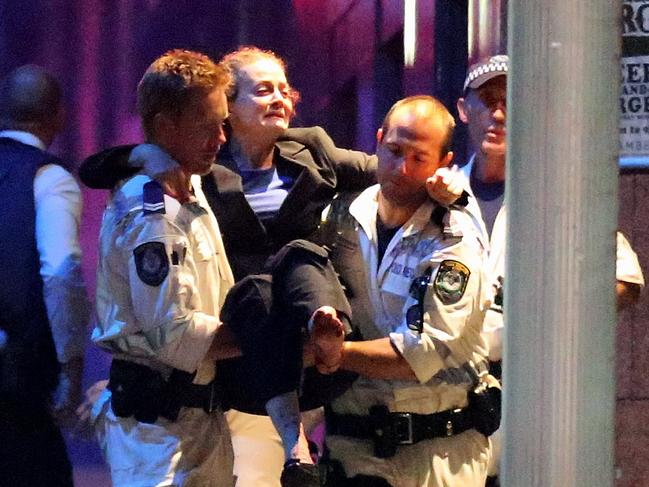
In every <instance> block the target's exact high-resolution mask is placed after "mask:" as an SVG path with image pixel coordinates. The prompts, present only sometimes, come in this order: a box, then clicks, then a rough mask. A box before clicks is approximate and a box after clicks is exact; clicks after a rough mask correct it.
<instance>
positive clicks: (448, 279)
mask: <svg viewBox="0 0 649 487" xmlns="http://www.w3.org/2000/svg"><path fill="white" fill-rule="evenodd" d="M470 275H471V271H469V268H468V267H467V266H465V265H464V264H462V263H461V262H458V261H457V260H444V261H442V263H441V264H440V265H439V269H438V270H437V275H436V276H435V283H434V287H435V294H437V297H438V298H439V299H440V300H441V301H442V303H444V304H455V303H457V302H458V301H459V300H460V299H461V298H462V296H464V290H465V289H466V285H467V283H468V282H469V276H470Z"/></svg>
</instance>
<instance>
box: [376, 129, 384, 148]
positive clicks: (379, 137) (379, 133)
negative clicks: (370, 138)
mask: <svg viewBox="0 0 649 487" xmlns="http://www.w3.org/2000/svg"><path fill="white" fill-rule="evenodd" d="M376 142H377V143H379V144H380V143H381V142H383V127H379V129H378V130H377V131H376Z"/></svg>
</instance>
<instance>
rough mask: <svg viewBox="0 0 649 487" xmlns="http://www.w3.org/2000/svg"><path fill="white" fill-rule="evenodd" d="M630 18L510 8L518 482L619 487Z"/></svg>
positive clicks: (509, 478)
mask: <svg viewBox="0 0 649 487" xmlns="http://www.w3.org/2000/svg"><path fill="white" fill-rule="evenodd" d="M620 12H621V4H620V2H619V1H613V2H611V1H610V0H590V1H589V2H566V1H564V0H546V1H543V2H530V1H525V0H523V1H521V0H510V2H509V39H508V41H509V44H508V47H509V49H508V51H509V54H510V56H511V64H510V73H509V95H508V107H509V111H508V121H507V126H508V130H509V133H508V142H507V143H508V149H509V150H508V162H507V164H508V168H507V184H506V187H507V191H508V194H507V196H506V202H507V203H506V204H507V207H508V212H509V227H508V237H507V245H508V261H507V272H506V280H505V283H506V291H505V292H506V294H505V313H506V316H507V318H506V321H507V326H506V338H505V360H504V365H505V377H504V384H505V388H504V391H505V402H504V411H505V423H504V430H505V445H504V446H505V454H504V462H503V469H502V473H503V477H504V479H503V480H504V485H506V486H507V487H513V486H521V487H523V486H524V487H535V486H538V487H553V486H556V487H569V486H575V487H581V486H594V485H596V486H598V487H600V486H610V485H613V439H614V436H613V412H614V406H615V389H614V366H615V364H614V331H615V301H614V282H615V275H614V274H615V265H614V262H615V260H614V245H615V228H616V222H617V178H618V168H617V150H618V92H619V81H620V74H619V45H620V32H619V18H620Z"/></svg>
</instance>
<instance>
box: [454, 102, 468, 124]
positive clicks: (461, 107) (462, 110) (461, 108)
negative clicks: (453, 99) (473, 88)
mask: <svg viewBox="0 0 649 487" xmlns="http://www.w3.org/2000/svg"><path fill="white" fill-rule="evenodd" d="M466 108H467V107H466V99H465V98H458V100H457V113H458V115H459V117H460V120H462V122H464V123H469V117H467V114H466Z"/></svg>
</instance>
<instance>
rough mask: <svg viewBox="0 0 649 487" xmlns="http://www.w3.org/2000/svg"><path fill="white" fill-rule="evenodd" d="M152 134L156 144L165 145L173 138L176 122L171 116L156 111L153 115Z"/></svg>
mask: <svg viewBox="0 0 649 487" xmlns="http://www.w3.org/2000/svg"><path fill="white" fill-rule="evenodd" d="M152 127H153V136H154V139H155V141H156V142H157V143H158V144H162V145H166V144H167V143H169V141H171V140H173V138H174V137H173V136H174V134H175V133H176V124H175V122H174V120H173V118H172V117H171V116H169V115H168V114H166V113H162V112H158V113H156V114H155V115H154V116H153V123H152Z"/></svg>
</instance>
